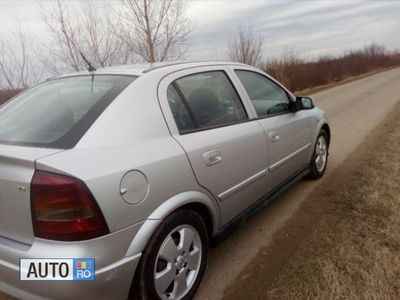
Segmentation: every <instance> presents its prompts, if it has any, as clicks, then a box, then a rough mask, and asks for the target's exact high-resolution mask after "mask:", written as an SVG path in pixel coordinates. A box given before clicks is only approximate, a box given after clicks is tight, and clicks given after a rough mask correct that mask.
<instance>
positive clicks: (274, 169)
mask: <svg viewBox="0 0 400 300" xmlns="http://www.w3.org/2000/svg"><path fill="white" fill-rule="evenodd" d="M235 73H236V75H237V77H238V78H239V80H240V82H241V83H242V85H243V88H244V90H245V91H246V92H247V95H248V97H249V99H250V100H251V102H252V103H253V105H254V108H255V111H256V114H257V117H258V121H259V122H260V124H261V125H262V126H263V128H264V130H265V135H266V139H267V141H268V147H269V173H270V175H269V177H270V178H269V184H270V185H269V186H270V188H271V189H272V188H274V187H277V186H279V185H280V184H283V183H285V181H286V180H287V179H289V178H290V177H291V176H295V175H296V174H297V173H299V172H301V171H302V170H304V168H305V167H306V166H307V165H308V164H309V162H310V156H309V153H310V147H311V136H312V125H313V122H314V120H313V119H312V116H311V113H310V112H309V111H306V110H302V111H294V110H293V102H292V99H291V96H290V94H289V93H288V92H287V91H286V90H285V89H284V88H283V87H282V86H280V85H279V84H278V83H277V82H275V81H274V80H272V79H271V78H268V77H267V76H265V75H264V74H262V73H259V72H256V71H254V70H248V69H247V70H246V69H236V70H235Z"/></svg>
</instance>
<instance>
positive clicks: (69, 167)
mask: <svg viewBox="0 0 400 300" xmlns="http://www.w3.org/2000/svg"><path fill="white" fill-rule="evenodd" d="M37 168H38V169H41V170H46V171H50V172H56V173H63V174H66V175H69V176H73V177H77V178H79V179H81V180H82V181H84V182H85V183H86V185H87V186H88V188H89V190H90V191H91V192H92V194H93V196H94V197H95V199H96V200H97V202H98V204H99V206H100V208H101V210H102V212H103V214H104V217H105V219H106V222H107V224H108V226H109V228H110V230H111V231H116V230H119V229H121V228H124V227H127V226H130V225H132V224H135V223H138V222H141V221H143V220H145V219H148V218H149V217H150V215H151V214H152V212H153V211H155V210H156V209H157V208H158V207H159V206H161V205H162V204H163V203H164V202H165V201H167V200H168V199H170V198H172V197H173V196H175V195H177V194H180V193H183V192H187V191H199V192H201V193H204V192H205V191H204V190H203V189H202V188H201V187H199V186H198V184H197V182H196V180H195V178H194V175H193V172H192V169H191V167H190V165H189V163H188V160H187V157H186V155H185V153H184V152H183V150H182V149H181V147H180V146H179V145H178V144H177V143H176V142H175V141H174V140H173V139H172V138H171V137H164V138H159V139H155V140H150V141H143V142H138V143H136V144H133V145H128V146H121V147H114V148H103V149H73V150H68V151H65V152H63V153H60V154H59V155H54V156H51V157H48V158H45V159H43V160H39V161H38V162H37ZM131 170H138V171H140V172H142V173H143V174H145V176H146V178H147V180H148V186H149V189H148V194H147V196H146V198H145V199H144V200H143V201H142V202H140V203H138V204H128V203H127V202H125V201H124V200H123V199H122V196H121V193H120V182H121V179H122V177H123V176H124V175H125V174H126V173H127V172H129V171H131ZM178 204H179V203H177V207H179V205H178ZM183 204H184V203H183V202H182V205H183Z"/></svg>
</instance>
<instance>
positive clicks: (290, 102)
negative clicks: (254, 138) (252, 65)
mask: <svg viewBox="0 0 400 300" xmlns="http://www.w3.org/2000/svg"><path fill="white" fill-rule="evenodd" d="M232 69H233V72H234V73H235V76H236V77H237V79H238V81H239V82H240V84H241V85H242V87H243V90H244V92H245V93H246V95H247V97H248V98H249V100H250V102H251V105H252V106H253V108H254V111H255V113H256V117H255V118H254V119H253V120H262V119H266V118H271V117H276V116H280V115H286V114H289V113H293V112H295V110H294V109H293V108H294V104H295V103H294V101H293V96H292V95H291V93H290V92H289V91H288V89H287V88H286V87H284V86H283V85H282V84H281V83H280V82H278V81H277V80H275V79H273V78H269V77H268V76H266V75H265V74H263V73H261V72H258V71H257V70H253V69H252V70H249V69H243V68H232ZM236 71H244V72H249V73H255V74H258V75H260V76H261V77H263V78H265V79H266V80H268V81H270V82H272V83H274V84H276V85H277V86H278V87H280V88H281V89H282V90H283V91H284V92H285V94H286V96H287V98H288V100H289V110H287V111H283V112H278V113H274V114H270V115H265V116H259V115H258V113H257V110H256V108H255V106H254V104H253V100H251V98H250V96H249V93H248V92H247V89H246V87H245V86H244V84H243V82H242V81H241V80H240V78H239V76H238V74H237V73H236Z"/></svg>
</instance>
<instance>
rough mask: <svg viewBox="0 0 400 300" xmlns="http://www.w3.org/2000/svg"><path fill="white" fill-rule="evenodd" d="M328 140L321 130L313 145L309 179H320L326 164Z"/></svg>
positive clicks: (324, 132)
mask: <svg viewBox="0 0 400 300" xmlns="http://www.w3.org/2000/svg"><path fill="white" fill-rule="evenodd" d="M328 150H329V140H328V134H327V133H326V131H325V130H323V129H322V130H321V131H320V132H319V135H318V137H317V140H316V142H315V145H314V151H313V155H312V157H311V162H310V174H309V176H308V177H309V178H310V179H312V180H316V179H319V178H321V177H322V176H323V175H324V173H325V170H326V166H327V164H328V156H329V155H328V154H329V153H328Z"/></svg>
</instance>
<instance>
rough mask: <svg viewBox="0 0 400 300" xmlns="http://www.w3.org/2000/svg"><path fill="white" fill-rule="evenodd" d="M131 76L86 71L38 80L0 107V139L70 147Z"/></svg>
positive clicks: (130, 80) (0, 140) (1, 140)
mask: <svg viewBox="0 0 400 300" xmlns="http://www.w3.org/2000/svg"><path fill="white" fill-rule="evenodd" d="M135 78H136V77H134V76H119V75H118V76H116V75H87V76H75V77H67V78H61V79H54V80H50V81H47V82H45V83H42V84H40V85H38V86H36V87H34V88H32V89H30V90H28V91H26V92H24V93H22V94H21V95H19V96H17V97H15V98H14V99H13V100H11V101H10V102H8V103H6V104H5V105H3V106H1V107H0V143H3V144H12V145H21V146H38V147H47V148H60V149H66V148H72V147H74V146H75V144H76V143H77V142H78V141H79V140H80V139H81V138H82V136H83V135H84V134H85V132H86V131H87V130H88V129H89V127H90V126H91V125H92V124H93V122H94V121H95V120H96V119H97V118H98V117H99V115H100V114H101V113H102V112H103V111H104V110H105V109H106V108H107V106H108V105H109V104H110V103H111V102H112V101H113V100H114V99H115V97H117V96H118V94H119V93H121V91H122V90H124V89H125V88H126V87H127V86H128V85H129V84H130V83H132V82H133V81H134V80H135Z"/></svg>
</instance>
